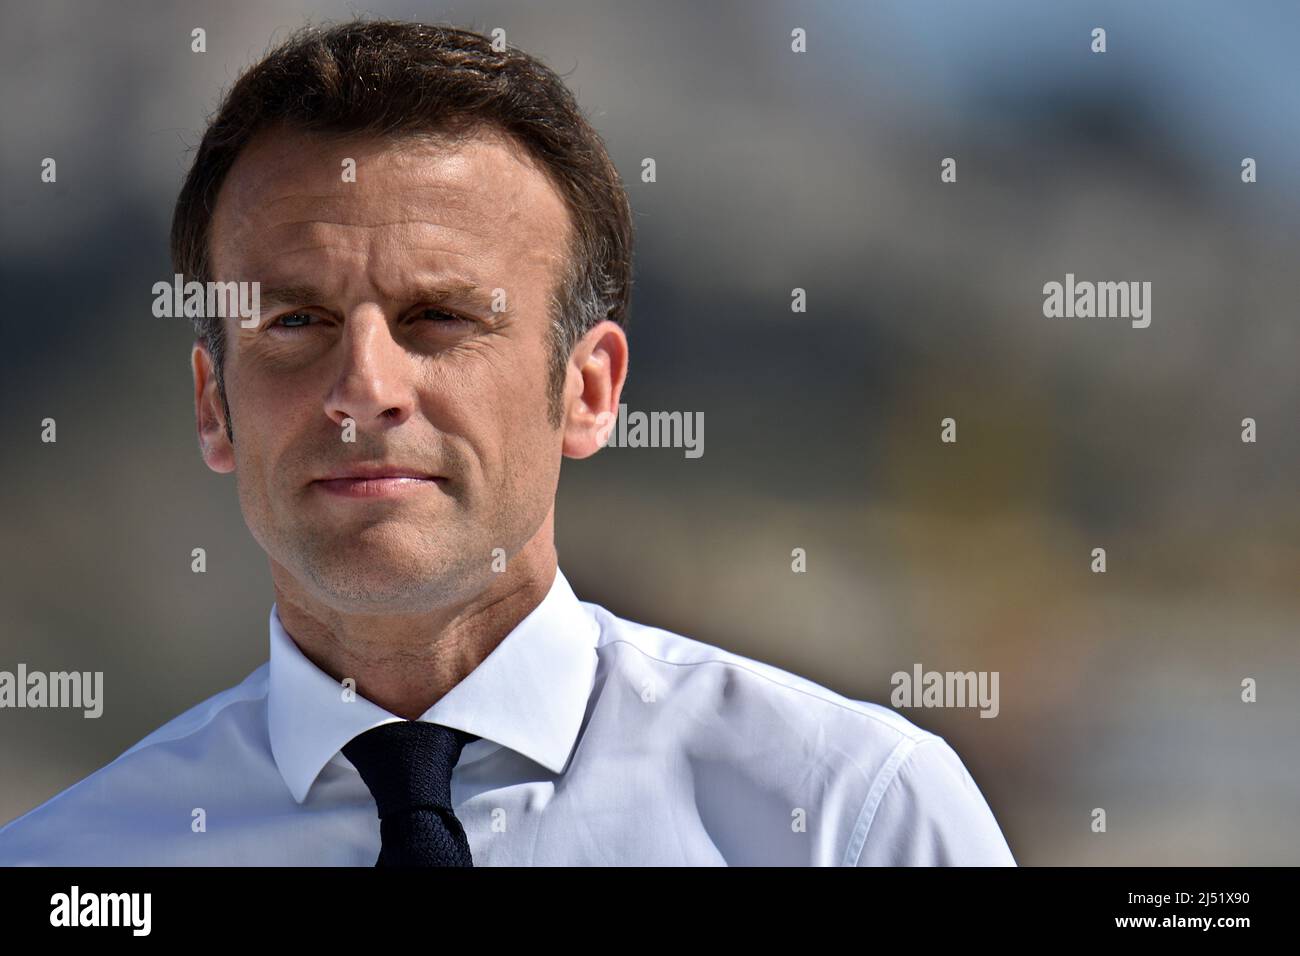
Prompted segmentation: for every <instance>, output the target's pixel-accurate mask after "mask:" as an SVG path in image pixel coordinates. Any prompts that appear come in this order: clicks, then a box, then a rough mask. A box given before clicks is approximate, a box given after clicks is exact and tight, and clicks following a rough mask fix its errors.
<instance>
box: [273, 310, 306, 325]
mask: <svg viewBox="0 0 1300 956" xmlns="http://www.w3.org/2000/svg"><path fill="white" fill-rule="evenodd" d="M311 318H312V316H311V314H310V313H307V312H286V313H285V314H284V315H282V316H280V317H279V318H276V319H272V320H271V324H272V325H278V326H280V327H281V328H286V329H301V328H305V327H306V325H307V323H308V322H309V321H310V320H311ZM295 319H302V320H303V324H302V325H295V324H293V323H294V320H295Z"/></svg>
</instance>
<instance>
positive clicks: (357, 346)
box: [325, 305, 413, 431]
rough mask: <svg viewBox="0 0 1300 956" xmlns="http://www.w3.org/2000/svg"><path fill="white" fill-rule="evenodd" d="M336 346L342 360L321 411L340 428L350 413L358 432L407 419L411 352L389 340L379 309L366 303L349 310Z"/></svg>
mask: <svg viewBox="0 0 1300 956" xmlns="http://www.w3.org/2000/svg"><path fill="white" fill-rule="evenodd" d="M339 348H340V351H341V355H342V358H341V360H342V363H343V365H342V368H341V369H340V370H339V374H338V379H337V380H336V381H335V383H334V387H333V388H332V389H331V390H330V393H329V395H328V396H327V398H326V399H325V414H326V415H328V416H329V417H330V419H331V420H332V421H333V422H334V423H335V424H336V425H338V426H339V427H342V426H343V423H344V419H348V418H351V419H352V420H353V421H354V422H356V423H357V425H356V427H357V428H358V429H359V430H363V431H364V430H374V429H383V428H386V427H391V426H393V425H400V424H401V423H402V422H404V421H406V419H407V418H409V417H410V416H411V411H412V404H413V398H412V394H411V387H410V384H409V383H408V381H407V374H408V373H409V371H410V360H411V356H409V355H407V353H406V350H405V349H403V348H402V346H401V345H400V344H399V343H398V342H395V341H394V340H393V336H392V334H391V333H390V331H389V328H388V320H387V318H386V317H385V316H384V313H383V311H382V310H381V309H380V308H379V307H378V306H376V305H365V306H361V307H359V308H358V309H357V310H356V311H355V312H353V313H352V314H351V315H349V316H348V317H347V321H346V322H345V323H344V327H343V337H342V340H341V341H340V343H339Z"/></svg>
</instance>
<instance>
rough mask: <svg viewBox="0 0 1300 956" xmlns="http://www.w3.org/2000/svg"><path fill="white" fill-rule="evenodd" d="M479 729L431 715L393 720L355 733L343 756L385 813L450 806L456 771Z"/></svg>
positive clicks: (380, 812)
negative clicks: (429, 717) (446, 722)
mask: <svg viewBox="0 0 1300 956" xmlns="http://www.w3.org/2000/svg"><path fill="white" fill-rule="evenodd" d="M477 739H478V737H476V736H475V735H474V734H470V733H466V732H465V731H463V730H456V729H455V728H453V727H444V726H443V725H442V724H433V723H429V722H428V721H426V720H402V721H391V722H389V723H386V724H380V725H379V726H378V727H372V728H371V729H370V730H367V731H366V732H365V733H362V734H358V735H357V736H356V737H353V738H352V740H350V741H349V742H348V743H347V744H346V745H345V746H344V747H343V756H345V757H347V758H348V760H350V761H351V762H352V765H353V766H354V767H356V768H357V773H359V774H361V779H362V780H364V781H365V783H366V786H367V787H369V788H370V793H371V795H372V796H373V797H374V798H375V803H376V804H377V805H378V807H379V816H380V818H381V819H382V818H384V817H387V816H390V815H393V814H399V813H405V812H408V811H411V810H418V809H430V808H437V809H442V810H450V809H451V771H452V769H453V768H454V767H455V766H456V761H458V760H459V759H460V752H461V750H462V749H463V748H464V746H465V744H467V743H469V742H470V741H471V740H477Z"/></svg>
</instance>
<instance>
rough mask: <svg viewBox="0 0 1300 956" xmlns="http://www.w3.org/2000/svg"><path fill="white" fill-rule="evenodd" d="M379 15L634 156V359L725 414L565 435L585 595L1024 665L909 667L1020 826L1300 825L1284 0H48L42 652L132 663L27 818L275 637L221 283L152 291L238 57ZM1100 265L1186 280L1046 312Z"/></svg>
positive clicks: (38, 465) (1296, 835) (820, 672)
mask: <svg viewBox="0 0 1300 956" xmlns="http://www.w3.org/2000/svg"><path fill="white" fill-rule="evenodd" d="M362 12H364V13H370V14H375V15H382V16H394V17H400V18H409V19H420V20H425V21H429V22H445V23H451V24H454V25H457V26H463V27H469V28H472V29H479V30H482V31H485V32H486V31H490V30H491V29H492V28H493V27H502V28H504V29H505V30H506V33H507V38H508V41H509V42H510V43H511V44H512V45H514V46H518V47H521V48H523V49H525V50H527V51H529V52H531V53H533V54H535V55H538V56H540V57H541V58H542V59H543V60H545V61H546V62H547V63H548V64H549V65H550V66H551V67H553V68H554V69H556V70H557V71H558V72H559V73H561V74H562V75H564V76H565V77H566V79H567V80H568V82H569V83H570V85H571V86H572V88H573V89H574V91H575V93H576V95H577V96H578V99H579V101H580V103H581V104H582V106H583V108H584V109H585V110H586V111H587V113H588V115H589V116H590V118H591V119H592V121H593V122H594V124H595V126H596V127H597V129H599V130H600V131H601V133H602V135H603V136H604V137H605V139H606V142H607V145H608V147H609V149H610V152H611V155H612V156H613V157H614V159H615V161H616V163H617V164H618V167H619V169H620V170H621V172H622V174H623V176H624V179H625V180H626V182H627V186H628V189H629V192H630V194H631V198H632V204H633V207H634V209H635V214H636V228H637V241H638V246H637V265H636V286H635V289H636V291H635V294H634V297H633V308H632V318H631V324H630V326H629V336H630V341H631V356H632V368H631V373H630V377H629V380H628V384H627V387H626V389H625V391H624V401H625V402H626V403H627V405H628V407H629V409H631V410H638V409H640V410H682V411H689V412H693V411H702V412H703V413H704V419H705V431H704V438H705V442H704V449H705V451H704V455H703V456H702V457H700V458H686V457H685V455H684V454H683V451H682V450H681V449H669V448H658V449H656V448H641V449H634V448H610V449H606V450H605V451H603V452H601V453H600V454H599V455H597V456H596V457H595V458H593V459H589V460H587V461H580V462H575V461H566V462H565V465H564V472H563V477H562V480H561V487H560V496H559V502H558V504H557V522H558V546H559V551H560V565H561V567H562V568H563V569H564V571H565V573H566V574H567V575H568V577H569V579H570V581H571V582H572V583H573V585H574V588H575V590H576V591H577V593H578V595H579V597H581V598H583V599H585V600H590V601H595V602H597V603H601V604H604V605H606V606H607V607H609V608H610V609H611V610H613V611H615V612H616V613H619V614H621V615H624V616H626V617H630V618H632V619H634V620H638V621H643V622H646V623H650V624H655V625H658V626H661V627H666V628H669V629H671V630H675V631H678V632H679V633H683V634H686V635H688V636H691V637H694V638H696V639H698V640H702V641H706V642H708V643H712V644H716V645H718V646H721V647H724V648H727V649H729V650H732V651H735V652H738V653H741V654H744V655H746V656H749V657H753V658H757V659H760V660H764V661H767V662H769V663H772V664H775V665H777V666H780V667H784V668H786V669H789V670H792V671H794V672H796V673H799V674H802V675H804V676H807V677H809V678H811V679H813V680H816V681H818V682H820V683H823V684H825V685H827V686H829V687H831V688H832V689H834V690H836V691H838V692H840V693H842V694H845V695H848V696H850V697H855V698H858V699H863V700H872V701H876V702H879V703H883V704H886V705H887V704H888V703H889V694H890V690H891V687H890V675H891V674H892V673H894V672H895V671H900V670H903V671H909V672H910V671H911V669H912V667H913V665H914V664H916V663H920V664H922V665H923V666H924V668H925V669H927V670H940V671H945V670H960V671H965V670H986V671H989V670H996V671H998V672H999V673H1000V707H1001V709H1000V713H999V715H998V716H997V717H996V718H995V719H991V720H990V719H981V718H979V714H978V711H977V710H974V709H970V710H957V709H946V710H945V709H909V710H903V711H902V712H903V713H904V714H905V715H906V716H907V717H909V719H912V720H913V721H914V722H916V723H917V724H919V725H920V726H922V727H924V728H926V729H928V730H931V731H934V732H936V733H939V734H941V735H943V736H944V737H945V738H947V739H948V741H949V742H950V743H951V744H952V745H953V746H954V748H955V749H956V750H957V752H958V753H959V754H960V755H961V756H962V758H963V760H964V761H965V763H966V765H967V767H968V768H969V769H970V771H971V774H972V776H973V777H974V778H975V780H976V782H977V783H978V784H979V786H980V788H981V790H982V791H983V793H984V795H985V796H986V798H987V799H988V801H989V803H990V805H991V806H992V808H993V810H994V813H995V815H996V816H997V818H998V820H999V822H1000V823H1001V825H1002V827H1003V830H1004V832H1005V834H1006V836H1007V840H1008V842H1009V843H1010V845H1011V848H1012V851H1013V853H1014V854H1015V856H1016V859H1017V860H1018V861H1019V862H1020V863H1021V864H1083V865H1093V864H1121V865H1127V864H1296V863H1300V849H1298V847H1300V813H1298V811H1297V808H1298V807H1300V693H1297V690H1298V687H1297V684H1298V683H1300V628H1298V624H1297V622H1298V617H1297V612H1298V611H1300V589H1298V588H1297V582H1298V581H1300V506H1298V504H1297V487H1298V486H1300V485H1298V483H1297V475H1298V474H1300V441H1298V440H1297V434H1296V418H1297V415H1296V409H1297V407H1300V383H1298V381H1297V376H1296V374H1295V369H1296V364H1297V359H1298V358H1300V326H1298V324H1297V313H1296V305H1295V302H1296V285H1295V278H1294V276H1295V271H1296V270H1295V268H1294V265H1295V262H1296V260H1297V257H1298V256H1300V230H1298V224H1300V209H1298V208H1297V206H1298V204H1300V177H1297V176H1296V169H1297V165H1298V164H1300V106H1297V100H1296V97H1295V90H1296V81H1297V72H1298V67H1297V61H1296V58H1295V49H1296V38H1297V33H1298V31H1300V8H1298V7H1296V6H1295V5H1294V4H1289V3H1282V2H1276V3H1267V2H1253V3H1250V4H1229V3H1226V2H1221V3H1215V4H1208V3H1182V2H1146V3H1142V4H1133V3H1097V2H1092V3H1071V2H1056V3H1051V4H1046V3H1038V2H1023V3H992V2H985V3H968V2H953V3H937V2H918V0H892V2H885V0H871V2H843V3H822V2H813V3H800V4H797V5H796V4H789V3H776V2H743V3H742V2H728V3H721V2H708V3H699V2H665V3H655V4H646V3H638V2H632V0H626V2H609V3H595V2H591V3H564V2H547V3H533V2H523V0H518V2H500V3H487V2H485V3H454V4H437V3H427V4H418V3H369V4H366V5H364V6H361V5H357V4H350V3H348V4H345V3H303V2H298V3H290V2H265V0H258V2H242V3H215V2H210V3H196V2H178V3H168V4H165V5H164V4H161V3H140V2H121V3H112V4H107V3H103V4H101V3H66V2H62V3H61V2H41V3H36V2H29V3H16V2H10V0H5V3H4V22H5V29H4V30H3V36H2V38H0V53H2V54H3V55H0V88H2V89H3V90H4V93H3V94H0V120H2V124H0V125H2V126H3V130H4V135H3V143H2V145H0V149H2V153H0V200H2V201H3V215H2V216H0V253H2V254H0V282H2V285H3V290H4V300H5V301H6V302H8V303H9V305H8V308H7V314H6V316H5V317H4V320H3V321H4V340H3V343H4V344H3V349H2V350H0V394H2V396H3V403H4V408H5V414H4V415H3V416H2V417H0V449H3V456H4V486H3V492H0V494H2V495H3V502H4V503H3V521H2V522H0V543H2V546H0V670H9V671H13V670H15V669H16V667H17V665H18V663H19V662H23V663H25V664H26V665H27V667H28V668H29V669H31V670H44V671H55V670H82V671H85V670H90V671H94V670H102V671H103V672H104V674H105V677H104V681H105V698H106V704H105V710H104V715H103V716H102V717H101V718H99V719H98V720H86V719H84V718H83V717H82V716H81V713H80V711H75V710H44V711H37V710H12V709H5V710H0V822H6V821H8V820H9V819H11V818H13V817H16V816H18V815H19V814H21V813H23V812H25V811H27V810H29V809H31V808H32V807H34V806H36V805H38V804H39V803H41V802H43V801H44V800H46V799H48V798H50V797H52V796H53V795H55V794H56V793H58V792H59V791H61V790H63V789H64V788H66V787H68V786H70V785H72V784H73V783H75V782H77V781H78V780H80V779H81V778H82V777H84V776H85V775H87V774H88V773H90V772H92V771H94V770H95V769H97V768H99V767H101V766H103V765H104V764H106V763H108V762H109V761H110V760H112V759H113V758H114V757H116V756H117V755H118V754H120V753H121V752H122V751H123V750H125V749H127V748H128V747H130V746H131V745H132V744H134V743H135V742H136V741H137V740H139V739H140V738H141V737H143V736H144V735H145V734H147V733H148V732H150V731H152V730H153V729H155V728H156V727H158V726H159V725H160V724H162V723H163V722H165V721H166V720H168V719H170V718H171V717H173V716H175V715H177V714H179V713H180V712H182V711H183V710H185V709H187V708H189V707H190V706H192V705H193V704H195V703H197V702H199V701H200V700H202V699H203V698H205V697H208V696H210V695H212V694H215V693H217V692H218V691H221V690H223V689H225V688H226V687H229V686H231V685H232V684H235V683H237V682H238V681H240V680H242V679H243V678H244V677H245V676H246V675H247V674H248V673H249V672H250V671H251V670H253V669H254V668H256V667H257V666H259V665H260V664H261V663H262V662H263V661H264V660H265V659H266V653H267V630H266V625H267V614H268V612H269V609H270V606H271V603H272V601H273V600H274V597H273V594H272V591H271V587H270V580H269V576H268V573H267V564H266V558H265V555H264V554H263V552H262V551H261V550H260V548H259V547H258V546H257V544H256V542H255V541H254V540H253V539H252V537H251V536H250V535H249V533H248V531H247V529H246V527H245V525H244V523H243V518H242V516H241V513H240V510H239V506H238V501H237V498H236V494H235V488H234V483H233V478H232V477H231V476H219V475H216V474H213V473H211V472H209V471H208V470H207V469H206V467H205V466H204V465H203V463H202V461H201V459H200V457H199V453H198V446H197V439H196V437H195V429H194V409H193V386H192V382H191V374H190V369H189V348H190V343H191V337H190V335H189V330H188V325H187V324H186V323H184V322H183V321H177V320H172V319H158V318H155V317H154V316H153V315H152V313H151V311H150V307H151V303H152V293H151V286H152V285H153V283H154V282H157V281H160V280H164V281H168V280H170V277H171V274H172V272H171V268H170V263H169V259H168V250H167V233H168V226H169V223H170V219H171V214H172V206H173V203H174V201H175V198H176V193H177V190H178V189H179V186H180V183H181V180H182V178H183V176H184V174H185V172H186V170H187V168H188V163H189V160H190V158H191V155H192V154H191V148H192V147H193V146H195V145H197V143H198V140H199V138H200V136H201V134H202V130H203V125H204V122H205V119H206V117H207V116H208V115H209V114H210V113H211V112H212V111H213V110H215V108H216V106H217V104H218V102H219V97H220V94H221V93H222V92H224V91H225V90H226V89H227V88H228V87H229V85H230V84H231V83H232V82H233V81H234V80H235V78H236V77H237V76H238V74H239V72H240V71H241V70H242V69H243V68H244V67H246V66H247V65H249V64H251V63H252V62H254V61H255V60H256V59H258V58H259V57H260V55H261V54H262V53H264V52H265V51H266V50H267V48H268V47H269V46H270V45H271V44H272V43H273V42H275V41H276V40H278V39H282V38H283V37H284V35H285V34H287V33H288V31H290V30H291V29H293V28H296V27H298V26H300V25H301V24H303V23H304V22H306V21H307V20H311V21H314V22H319V23H323V22H326V21H330V20H340V19H349V18H351V16H352V15H353V14H354V13H362ZM196 26H201V27H203V28H204V29H205V30H206V31H207V53H206V54H195V53H192V52H191V51H190V30H191V29H193V28H194V27H196ZM1098 26H1100V27H1104V28H1105V29H1106V31H1107V45H1108V52H1106V53H1105V54H1102V55H1098V54H1093V53H1092V52H1091V51H1090V44H1091V36H1090V34H1091V31H1092V29H1093V28H1094V27H1098ZM795 27H802V28H804V29H805V30H806V31H807V36H808V41H807V46H808V52H807V53H805V54H795V53H792V52H791V49H790V43H791V40H790V33H791V30H792V29H794V28H795ZM46 156H52V157H56V158H57V160H58V173H59V176H58V182H57V184H54V185H44V184H41V183H40V181H39V172H40V162H41V160H42V158H44V157H46ZM644 157H654V158H655V160H656V163H657V174H658V181H657V182H655V183H650V184H647V183H642V182H641V177H640V169H641V160H642V159H643V158H644ZM945 157H953V158H955V159H956V160H957V164H958V181H957V182H956V183H955V184H944V183H941V182H940V178H939V172H940V162H941V160H942V159H943V158H945ZM1244 157H1253V158H1254V159H1255V160H1256V161H1257V163H1258V170H1259V172H1258V177H1259V181H1258V182H1257V183H1255V184H1250V185H1247V184H1243V183H1242V181H1241V161H1242V159H1243V158H1244ZM1067 272H1070V273H1074V274H1075V275H1076V276H1077V277H1078V278H1079V279H1081V280H1082V279H1090V280H1117V281H1118V280H1138V281H1149V282H1151V283H1152V322H1151V325H1150V327H1149V328H1146V329H1134V328H1132V327H1130V325H1129V322H1128V321H1127V320H1124V319H1063V320H1048V319H1045V318H1044V317H1043V314H1042V305H1043V293H1042V287H1043V284H1044V283H1045V282H1049V281H1063V280H1064V277H1065V274H1066V273H1067ZM795 287H800V288H804V289H806V290H807V302H808V310H807V312H806V313H802V314H797V313H792V312H791V308H790V297H791V290H792V289H793V288H795ZM47 416H48V417H53V418H55V419H56V420H57V422H58V442H57V444H42V443H41V442H40V440H39V435H40V421H41V419H43V418H45V417H47ZM945 417H952V418H954V419H956V421H957V429H958V430H957V436H958V441H957V442H956V443H955V444H943V443H941V442H940V440H939V436H940V424H939V423H940V420H941V419H943V418H945ZM1245 417H1252V418H1254V419H1256V421H1257V422H1258V436H1259V440H1258V442H1257V443H1255V444H1244V443H1243V442H1242V441H1241V420H1242V419H1243V418H1245ZM198 546H202V547H205V548H206V549H207V554H208V571H207V573H206V574H203V575H197V574H193V573H192V572H191V570H190V560H191V559H190V550H191V548H194V547H198ZM796 547H799V548H804V549H806V552H807V555H808V559H807V560H808V564H807V573H804V574H794V573H792V572H791V550H792V549H793V548H796ZM1095 547H1104V548H1105V549H1106V552H1107V567H1108V570H1107V572H1106V573H1105V574H1094V573H1092V572H1091V571H1090V563H1091V554H1090V552H1091V550H1092V549H1093V548H1095ZM1247 677H1253V678H1255V679H1256V680H1257V681H1258V686H1259V691H1258V693H1259V701H1258V703H1255V704H1245V703H1242V701H1241V696H1240V695H1241V681H1242V680H1243V679H1244V678H1247ZM1094 807H1103V808H1105V809H1106V811H1107V815H1108V832H1107V833H1105V834H1094V833H1092V832H1091V831H1090V826H1089V824H1090V822H1091V818H1090V812H1091V810H1092V809H1093V808H1094Z"/></svg>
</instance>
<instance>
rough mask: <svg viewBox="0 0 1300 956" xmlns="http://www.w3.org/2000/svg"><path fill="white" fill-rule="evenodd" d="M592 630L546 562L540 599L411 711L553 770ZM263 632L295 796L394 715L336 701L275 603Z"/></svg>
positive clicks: (279, 748) (283, 762)
mask: <svg viewBox="0 0 1300 956" xmlns="http://www.w3.org/2000/svg"><path fill="white" fill-rule="evenodd" d="M599 631H600V625H599V624H598V623H597V622H596V620H595V619H594V618H593V617H592V616H591V615H590V614H589V613H587V611H586V610H585V609H584V608H583V607H582V605H581V603H579V601H578V599H577V597H576V596H575V595H574V593H573V589H572V588H571V587H570V586H569V582H568V579H566V578H565V576H564V574H563V573H562V572H561V571H560V569H559V568H556V570H555V580H554V581H552V582H551V588H550V590H549V591H548V592H547V594H546V597H545V598H543V599H542V602H541V603H540V604H538V605H537V607H535V608H533V610H532V611H531V612H529V614H528V616H527V617H525V618H524V619H523V620H522V621H520V622H519V624H518V625H517V626H516V627H515V629H514V630H512V631H511V632H510V633H509V634H507V635H506V637H505V639H504V640H502V641H501V643H500V644H498V645H497V646H496V647H495V648H493V650H492V653H490V654H488V656H487V657H485V658H484V659H483V660H482V661H481V662H480V663H479V665H478V666H477V667H476V668H474V670H472V671H470V673H469V674H468V676H466V677H465V679H464V680H462V681H461V682H460V683H459V684H457V685H456V686H455V687H453V688H452V689H451V690H450V691H448V692H447V693H446V694H445V695H443V697H442V698H440V699H439V700H438V701H437V702H436V703H435V704H434V705H433V706H432V707H430V708H429V709H428V710H427V711H425V712H424V714H423V715H421V717H420V719H421V720H427V721H430V722H432V723H437V724H443V725H444V726H447V727H454V728H456V729H457V730H464V731H466V732H468V733H471V734H476V735H477V736H479V737H482V738H483V739H484V740H490V741H495V742H496V743H498V744H500V745H501V746H503V747H508V748H509V749H511V750H514V751H516V752H518V753H521V754H523V755H524V756H525V757H527V758H529V759H530V760H533V761H536V762H537V763H539V764H541V765H542V766H543V767H546V768H547V769H548V770H550V771H551V772H553V773H561V772H563V770H564V767H565V765H566V764H567V763H568V760H569V754H570V753H571V752H572V750H573V745H574V743H575V742H576V741H577V737H578V730H579V728H580V727H581V726H582V721H583V718H584V716H585V715H586V711H587V701H588V698H589V697H590V695H591V688H592V682H593V680H594V678H595V673H596V649H595V648H596V638H597V636H598V634H599ZM270 632H271V657H270V679H269V689H268V691H267V696H268V700H267V722H268V729H269V732H270V738H271V752H272V754H273V755H274V757H275V762H276V765H277V766H278V767H279V768H280V775H281V776H282V777H284V782H285V783H286V784H287V785H288V787H289V790H290V792H291V793H292V794H293V798H294V799H295V800H296V801H297V802H298V803H302V802H303V800H304V799H306V797H307V792H308V791H309V790H310V789H311V785H312V783H314V782H315V780H316V777H317V776H318V775H319V774H320V772H321V769H322V768H323V767H324V766H325V764H327V763H328V762H329V761H330V760H331V759H332V758H333V757H334V756H335V755H336V754H337V753H338V752H339V751H340V750H341V749H342V748H343V746H344V744H346V743H347V742H348V741H350V740H351V739H352V738H353V737H355V736H356V735H357V734H360V733H362V732H364V731H366V730H369V729H370V728H371V727H377V726H378V725H380V724H383V723H387V722H389V721H393V720H400V719H401V718H400V717H397V716H396V715H395V714H392V713H389V712H388V711H387V710H385V709H384V708H382V707H380V706H379V705H377V704H375V703H373V702H372V701H369V700H366V699H365V698H364V697H362V696H361V695H360V694H356V693H355V692H354V695H353V696H354V697H355V699H354V700H351V701H344V700H343V697H344V691H343V687H342V685H341V684H340V683H339V682H338V681H336V680H335V679H334V678H332V677H330V676H329V675H328V674H326V673H325V672H324V671H322V670H321V669H320V668H318V667H317V666H316V665H315V664H313V663H312V662H311V661H310V660H308V659H307V657H306V656H305V655H304V654H303V653H302V651H300V650H299V649H298V646H297V645H296V644H295V643H294V642H293V640H292V639H291V638H290V636H289V634H288V633H287V632H286V631H285V629H284V626H283V625H282V624H281V623H280V616H279V613H278V610H277V606H276V605H275V604H272V605H271V617H270Z"/></svg>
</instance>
